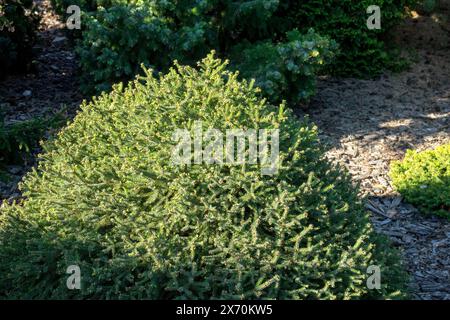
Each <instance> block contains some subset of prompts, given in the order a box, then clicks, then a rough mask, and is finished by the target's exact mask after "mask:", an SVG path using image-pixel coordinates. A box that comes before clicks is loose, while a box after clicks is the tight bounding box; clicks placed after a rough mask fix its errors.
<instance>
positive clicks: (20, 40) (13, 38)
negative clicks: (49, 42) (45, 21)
mask: <svg viewBox="0 0 450 320" xmlns="http://www.w3.org/2000/svg"><path fill="white" fill-rule="evenodd" d="M38 22H39V17H38V14H37V12H36V11H35V10H34V5H33V1H32V0H0V79H1V78H3V77H5V76H6V75H7V74H8V73H10V72H12V71H19V72H24V71H28V70H29V69H30V68H31V61H32V47H33V43H34V41H35V39H36V29H37V25H38Z"/></svg>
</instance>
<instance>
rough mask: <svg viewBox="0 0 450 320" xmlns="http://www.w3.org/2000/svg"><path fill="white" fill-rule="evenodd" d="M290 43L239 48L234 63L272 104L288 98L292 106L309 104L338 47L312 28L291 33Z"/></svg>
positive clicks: (232, 55) (233, 55)
mask: <svg viewBox="0 0 450 320" xmlns="http://www.w3.org/2000/svg"><path fill="white" fill-rule="evenodd" d="M286 38H287V41H286V42H282V43H278V44H274V43H272V42H261V43H257V44H247V45H237V46H236V47H235V48H233V53H232V54H231V60H232V61H233V67H234V68H235V69H236V70H239V72H240V74H241V76H242V77H243V78H245V79H255V80H256V86H258V87H259V88H261V90H262V92H263V94H264V96H265V97H267V98H268V99H269V100H270V101H271V102H281V101H282V100H283V99H286V100H287V101H288V102H289V103H290V104H291V105H296V104H298V103H301V102H305V101H308V99H309V98H311V97H312V96H313V95H314V94H315V92H316V74H317V73H319V72H320V70H321V69H322V68H323V66H325V65H327V64H328V63H330V62H331V61H333V59H334V57H335V55H336V53H337V52H338V46H337V44H336V42H335V41H333V40H330V39H329V38H327V37H322V36H320V35H318V34H317V33H315V32H314V30H313V29H310V30H309V31H308V32H307V33H306V34H301V33H300V32H299V31H298V30H297V29H294V30H292V31H290V32H288V33H287V36H286Z"/></svg>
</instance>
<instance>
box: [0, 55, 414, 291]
mask: <svg viewBox="0 0 450 320" xmlns="http://www.w3.org/2000/svg"><path fill="white" fill-rule="evenodd" d="M199 68H200V70H197V69H194V68H191V67H181V66H178V65H177V66H176V67H175V68H173V69H171V70H170V72H169V73H168V74H166V75H161V76H160V77H159V78H158V79H156V78H155V77H154V76H153V75H152V71H151V70H150V71H148V72H147V73H146V76H145V77H142V78H139V79H138V80H136V81H135V82H134V83H132V84H130V85H129V86H128V87H127V88H126V89H123V88H122V86H121V85H119V86H115V88H114V89H113V91H112V92H111V93H110V94H103V95H101V96H100V97H98V98H95V99H94V101H93V102H92V103H90V104H86V103H85V104H83V106H82V111H81V112H80V113H79V114H78V115H77V117H76V118H75V120H74V121H73V123H71V124H70V125H69V126H68V127H66V128H65V129H64V130H63V131H61V132H60V134H59V136H58V138H57V139H55V140H53V141H51V142H48V143H47V144H46V146H45V152H44V154H43V155H42V161H41V162H40V164H39V167H38V168H37V169H36V170H34V171H33V172H31V173H29V174H28V175H27V176H26V178H25V180H24V182H23V184H22V185H21V190H22V191H23V194H24V196H25V198H26V200H24V201H23V202H21V203H19V204H12V205H7V206H6V207H5V208H4V209H3V212H2V214H0V295H1V296H3V297H8V298H30V299H33V298H92V299H104V298H121V299H126V298H131V299H139V298H150V299H176V298H186V299H196V298H200V299H220V298H225V299H226V298H228V299H231V298H234V299H244V298H248V299H258V298H278V299H319V298H320V299H357V298H380V297H385V298H396V297H401V296H402V295H403V288H404V287H403V284H404V280H405V279H404V273H403V271H402V268H401V266H400V265H399V260H398V257H397V256H396V254H395V252H394V251H392V250H391V249H390V248H389V247H387V245H386V243H385V242H384V240H383V239H381V238H380V237H379V236H377V235H376V234H375V233H374V232H373V230H372V227H371V224H370V221H369V218H368V213H367V212H366V211H365V210H364V209H363V206H362V205H361V202H360V200H358V198H357V192H356V190H354V188H353V187H352V186H351V182H350V178H349V176H348V175H347V174H345V173H343V172H342V171H341V170H339V169H338V168H337V167H335V166H333V165H331V164H330V163H329V162H328V161H327V160H325V158H324V156H323V150H322V149H321V147H320V145H319V143H318V137H317V131H316V129H315V128H314V127H312V126H310V125H308V124H307V123H306V122H305V121H299V120H298V119H296V118H295V117H294V115H293V113H292V111H289V110H286V109H285V107H284V106H283V105H281V106H279V107H273V106H270V105H268V104H266V102H265V100H262V99H261V98H260V97H258V90H257V89H255V88H254V87H253V86H252V84H251V83H248V82H247V81H242V82H241V81H238V75H237V73H230V72H228V71H226V65H225V64H224V63H222V62H221V61H220V60H216V59H214V57H213V56H212V55H210V56H208V57H207V58H206V59H205V60H203V62H202V63H200V65H199ZM195 120H199V121H202V122H203V127H204V128H216V129H218V130H220V131H224V130H227V129H235V128H243V129H244V128H255V129H264V128H265V129H276V128H278V129H279V131H280V167H279V171H278V174H277V175H271V176H262V175H261V171H260V169H261V168H260V167H259V165H257V164H255V165H239V166H237V165H235V166H233V165H191V166H177V165H173V164H172V163H171V155H172V150H173V147H174V145H175V142H174V141H173V140H172V137H173V134H174V131H175V130H176V129H178V128H186V129H188V130H191V129H192V128H193V122H194V121H195ZM70 265H78V266H79V267H80V269H81V274H82V277H81V281H82V283H81V290H68V289H67V287H66V280H67V274H66V273H65V271H66V269H67V267H68V266H70ZM370 265H378V266H379V267H380V268H381V270H382V279H383V280H382V282H381V285H382V288H381V289H380V290H369V289H367V287H366V279H367V277H368V275H367V274H366V270H367V267H368V266H370Z"/></svg>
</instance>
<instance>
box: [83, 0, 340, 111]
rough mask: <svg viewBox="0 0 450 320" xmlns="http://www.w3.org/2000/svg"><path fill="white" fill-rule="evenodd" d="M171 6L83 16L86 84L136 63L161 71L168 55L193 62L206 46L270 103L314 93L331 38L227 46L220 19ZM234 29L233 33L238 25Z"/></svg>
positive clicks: (117, 75) (295, 36)
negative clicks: (226, 58) (252, 81)
mask: <svg viewBox="0 0 450 320" xmlns="http://www.w3.org/2000/svg"><path fill="white" fill-rule="evenodd" d="M177 10H178V9H177ZM177 10H175V9H171V10H169V9H166V8H158V10H156V9H155V8H154V7H151V8H149V7H147V6H135V5H127V6H119V5H116V6H113V7H111V8H109V9H102V8H100V9H99V10H98V11H97V12H96V13H95V14H92V15H90V16H88V18H87V19H85V20H84V21H88V22H87V23H86V27H85V28H86V30H85V31H84V33H83V38H82V40H81V42H80V46H79V48H78V53H79V55H80V60H81V65H82V69H83V71H84V72H83V74H84V76H85V78H86V80H85V81H83V82H84V83H86V84H87V87H86V89H88V90H89V87H90V85H92V83H94V84H95V91H97V92H100V91H107V90H109V88H110V87H111V85H112V84H113V83H115V82H119V81H126V80H128V79H130V78H131V77H132V76H133V75H135V74H137V73H138V72H139V70H140V66H139V65H140V63H143V64H144V65H145V66H146V67H152V68H154V69H156V70H159V71H164V70H167V68H168V66H169V65H170V63H171V61H173V60H178V61H180V62H181V63H183V64H193V63H195V61H196V60H197V59H199V58H201V57H203V56H205V55H206V53H207V50H209V48H226V50H225V51H221V52H222V55H224V56H230V59H231V61H232V65H233V68H234V69H237V70H240V71H241V75H242V76H243V77H244V78H247V79H251V78H255V79H256V82H257V85H258V86H261V88H262V89H263V93H264V94H265V96H266V97H267V98H269V100H270V101H271V102H279V101H281V100H282V99H288V100H289V101H290V102H292V103H298V102H303V101H306V100H307V99H308V98H309V97H310V96H311V95H312V94H313V93H314V90H315V77H316V73H317V72H318V71H319V70H320V69H321V68H322V67H323V66H324V65H325V64H326V63H328V62H329V61H330V60H331V59H332V58H333V57H334V55H335V53H334V51H336V50H337V46H336V43H335V42H334V41H330V40H329V39H328V38H325V37H321V36H319V35H317V34H315V33H314V32H313V31H312V30H310V31H309V32H308V33H307V34H305V35H302V34H300V32H299V31H297V30H293V31H290V32H288V33H287V36H285V37H284V39H285V40H283V41H282V42H273V41H272V40H265V41H260V42H255V43H253V42H250V40H249V39H247V38H246V39H245V40H242V41H241V42H239V41H238V42H237V43H239V44H238V45H235V46H234V47H231V48H228V46H229V45H230V43H228V42H229V41H223V40H222V39H224V37H223V36H222V33H226V32H227V31H223V30H222V28H221V27H220V26H221V24H220V23H218V25H216V26H214V25H213V24H212V23H213V20H211V21H208V20H207V19H206V18H207V17H208V16H207V15H200V14H192V16H189V15H188V16H186V15H184V16H183V17H179V14H178V11H177ZM179 10H181V9H179ZM199 10H200V9H199ZM203 10H206V11H208V12H209V10H210V9H209V8H203ZM167 11H169V13H167ZM191 11H192V10H191ZM194 11H195V10H194ZM155 12H164V14H162V15H159V14H158V15H155ZM182 12H184V11H182ZM180 13H181V12H180ZM169 17H171V18H169ZM177 20H180V21H181V22H180V23H178V22H177ZM255 23H256V22H255ZM222 24H223V25H224V27H226V26H228V24H227V23H225V22H222ZM235 28H236V29H234V30H235V32H236V33H239V32H240V30H241V29H239V27H235ZM228 32H231V30H229V31H228ZM255 32H257V31H256V30H255ZM225 39H229V38H228V37H225Z"/></svg>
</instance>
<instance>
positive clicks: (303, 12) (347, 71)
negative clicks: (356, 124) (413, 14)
mask: <svg viewBox="0 0 450 320" xmlns="http://www.w3.org/2000/svg"><path fill="white" fill-rule="evenodd" d="M416 2H417V0H362V1H354V0H309V1H297V0H286V1H280V6H279V10H278V11H277V12H276V14H275V16H280V17H284V19H285V20H286V22H284V23H283V22H281V23H280V26H283V27H284V28H287V29H288V30H289V29H290V28H293V27H297V28H299V29H302V28H314V29H315V30H316V31H317V32H318V33H319V34H321V35H324V36H329V37H330V38H332V39H334V40H335V41H337V43H338V44H339V46H340V47H341V51H340V52H339V54H338V56H337V58H336V59H335V61H334V62H333V64H332V65H331V66H330V68H329V72H331V73H333V74H337V75H340V76H356V77H363V78H365V77H373V76H376V75H378V74H380V73H381V72H382V71H383V70H385V69H386V68H388V69H393V70H398V69H401V68H403V67H404V66H405V65H406V64H407V63H406V61H404V60H402V59H399V58H398V50H397V49H396V48H394V47H393V46H392V45H390V44H389V43H388V41H387V40H388V38H389V37H388V35H389V32H390V31H391V30H392V28H393V27H394V26H396V25H397V24H399V23H400V22H401V21H402V20H403V19H404V18H405V17H406V10H405V7H407V6H413V5H415V4H416ZM372 5H377V6H379V7H380V12H381V29H379V30H378V29H373V30H370V29H369V28H368V27H367V19H368V18H369V14H367V8H368V7H369V6H372Z"/></svg>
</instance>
